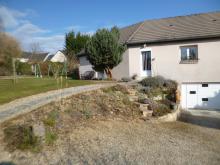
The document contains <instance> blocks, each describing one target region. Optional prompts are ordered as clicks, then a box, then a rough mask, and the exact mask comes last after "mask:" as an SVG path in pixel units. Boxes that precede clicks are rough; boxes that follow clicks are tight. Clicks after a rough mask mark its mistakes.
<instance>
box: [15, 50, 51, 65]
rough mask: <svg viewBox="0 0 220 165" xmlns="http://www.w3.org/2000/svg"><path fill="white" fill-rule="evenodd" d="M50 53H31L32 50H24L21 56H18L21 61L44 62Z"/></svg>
mask: <svg viewBox="0 0 220 165" xmlns="http://www.w3.org/2000/svg"><path fill="white" fill-rule="evenodd" d="M48 55H49V53H35V54H33V53H31V52H23V53H22V55H21V57H20V58H18V60H19V61H20V62H23V63H25V62H29V63H42V62H44V61H45V60H46V58H47V56H48Z"/></svg>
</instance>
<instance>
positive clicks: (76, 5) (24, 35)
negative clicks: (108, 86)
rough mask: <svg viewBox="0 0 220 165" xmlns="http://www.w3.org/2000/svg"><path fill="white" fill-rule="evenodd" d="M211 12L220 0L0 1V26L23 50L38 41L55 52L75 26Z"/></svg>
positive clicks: (90, 30)
mask: <svg viewBox="0 0 220 165" xmlns="http://www.w3.org/2000/svg"><path fill="white" fill-rule="evenodd" d="M211 11H220V0H152V1H151V0H0V25H1V26H3V27H4V29H5V31H7V32H9V33H10V34H11V35H13V36H14V37H16V38H17V39H18V40H19V41H20V43H21V46H22V48H23V49H25V50H29V49H30V45H31V44H32V43H39V44H40V46H41V48H42V49H43V50H44V51H48V52H52V53H53V52H55V51H57V50H59V49H62V48H63V46H64V36H65V33H66V32H68V31H70V30H72V29H73V30H74V31H81V32H83V33H87V34H93V33H94V32H95V31H96V30H97V29H98V28H104V27H105V28H110V27H112V26H114V25H117V26H118V27H124V26H127V25H130V24H133V23H137V22H140V21H143V20H146V19H155V18H165V17H172V16H179V15H188V14H194V13H204V12H211ZM1 26H0V27H1Z"/></svg>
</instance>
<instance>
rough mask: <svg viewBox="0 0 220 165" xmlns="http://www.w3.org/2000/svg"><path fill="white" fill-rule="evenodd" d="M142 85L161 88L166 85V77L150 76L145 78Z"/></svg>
mask: <svg viewBox="0 0 220 165" xmlns="http://www.w3.org/2000/svg"><path fill="white" fill-rule="evenodd" d="M140 83H141V85H143V86H146V87H151V88H161V87H163V86H164V83H165V79H164V78H163V77H162V76H156V77H148V78H145V79H143V80H142V81H141V82H140Z"/></svg>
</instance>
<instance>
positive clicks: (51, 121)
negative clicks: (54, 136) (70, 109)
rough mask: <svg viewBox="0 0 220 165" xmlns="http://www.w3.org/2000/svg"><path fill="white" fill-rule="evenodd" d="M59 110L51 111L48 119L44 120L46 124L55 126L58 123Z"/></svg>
mask: <svg viewBox="0 0 220 165" xmlns="http://www.w3.org/2000/svg"><path fill="white" fill-rule="evenodd" d="M58 115H59V114H58V112H57V111H51V112H50V113H49V114H48V116H47V117H46V119H44V120H43V122H44V124H45V125H47V126H50V127H54V126H55V124H56V119H57V118H58Z"/></svg>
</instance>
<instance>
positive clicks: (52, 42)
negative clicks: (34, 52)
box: [33, 35, 64, 53]
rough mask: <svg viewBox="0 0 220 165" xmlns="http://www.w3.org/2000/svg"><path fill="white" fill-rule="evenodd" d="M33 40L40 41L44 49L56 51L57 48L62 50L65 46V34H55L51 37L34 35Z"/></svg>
mask: <svg viewBox="0 0 220 165" xmlns="http://www.w3.org/2000/svg"><path fill="white" fill-rule="evenodd" d="M33 41H34V42H36V43H40V46H41V48H42V49H43V50H44V51H47V52H51V53H55V52H56V51H57V50H62V49H63V47H64V45H63V44H64V35H53V36H49V37H34V38H33Z"/></svg>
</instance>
